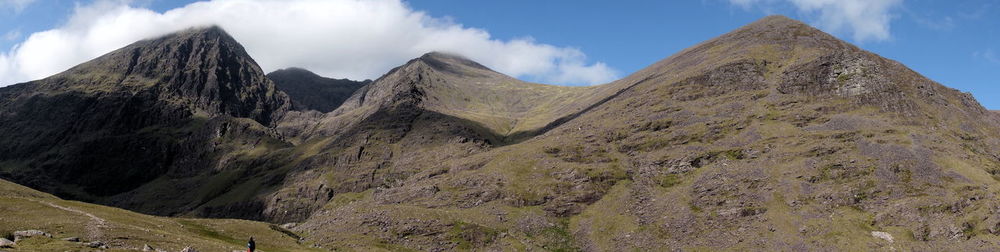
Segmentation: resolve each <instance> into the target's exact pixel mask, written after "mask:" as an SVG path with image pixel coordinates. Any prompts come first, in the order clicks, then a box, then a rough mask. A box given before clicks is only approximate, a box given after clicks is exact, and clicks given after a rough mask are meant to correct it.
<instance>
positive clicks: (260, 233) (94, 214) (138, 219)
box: [0, 180, 319, 251]
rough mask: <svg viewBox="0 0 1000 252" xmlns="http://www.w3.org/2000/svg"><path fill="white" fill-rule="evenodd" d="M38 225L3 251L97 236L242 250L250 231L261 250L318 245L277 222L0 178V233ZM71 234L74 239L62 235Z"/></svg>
mask: <svg viewBox="0 0 1000 252" xmlns="http://www.w3.org/2000/svg"><path fill="white" fill-rule="evenodd" d="M32 229H34V230H41V231H44V232H47V233H49V234H51V235H52V238H47V237H32V238H28V239H23V240H21V241H19V242H18V243H17V245H16V246H15V247H14V248H4V249H0V250H4V251H88V250H94V249H93V248H90V247H88V246H87V243H89V242H93V241H100V242H102V243H104V244H106V246H107V247H108V249H107V250H108V251H134V250H142V249H143V247H144V245H149V246H151V247H152V248H154V249H162V250H165V251H180V250H181V249H184V248H185V247H192V248H195V249H197V250H198V251H234V250H244V249H245V244H246V240H247V239H248V238H249V237H250V236H253V237H254V239H255V240H256V241H257V246H258V248H260V250H261V251H319V250H318V249H313V248H311V247H310V246H309V245H308V244H302V243H299V239H298V238H297V235H296V234H295V233H292V232H290V231H288V230H285V229H282V228H280V227H278V226H275V225H272V224H268V223H263V222H256V221H247V220H232V219H188V218H170V217H158V216H150V215H144V214H139V213H135V212H130V211H126V210H122V209H118V208H113V207H106V206H100V205H94V204H88V203H83V202H77V201H68V200H62V199H59V198H57V197H55V196H52V195H50V194H46V193H42V192H39V191H36V190H33V189H30V188H27V187H24V186H21V185H18V184H14V183H11V182H8V181H6V180H0V237H5V238H7V239H10V240H14V237H13V232H15V231H19V230H32ZM70 237H77V238H79V239H80V242H72V241H65V240H63V239H65V238H70Z"/></svg>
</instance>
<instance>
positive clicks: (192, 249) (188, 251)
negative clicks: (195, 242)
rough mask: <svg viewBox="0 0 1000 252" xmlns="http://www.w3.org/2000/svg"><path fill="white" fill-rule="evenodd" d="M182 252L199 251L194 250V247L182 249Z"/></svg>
mask: <svg viewBox="0 0 1000 252" xmlns="http://www.w3.org/2000/svg"><path fill="white" fill-rule="evenodd" d="M181 252H198V250H197V249H194V248H192V247H186V248H184V249H182V250H181Z"/></svg>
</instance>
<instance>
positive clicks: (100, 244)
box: [84, 241, 108, 249]
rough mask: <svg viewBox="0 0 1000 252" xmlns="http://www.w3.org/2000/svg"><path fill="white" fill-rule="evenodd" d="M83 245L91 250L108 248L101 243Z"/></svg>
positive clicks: (94, 242) (93, 242)
mask: <svg viewBox="0 0 1000 252" xmlns="http://www.w3.org/2000/svg"><path fill="white" fill-rule="evenodd" d="M84 245H87V247H91V248H99V249H106V248H108V246H107V245H105V244H104V242H102V241H92V242H88V243H86V244H84Z"/></svg>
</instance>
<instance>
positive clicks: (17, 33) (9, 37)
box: [3, 29, 21, 41]
mask: <svg viewBox="0 0 1000 252" xmlns="http://www.w3.org/2000/svg"><path fill="white" fill-rule="evenodd" d="M20 38H21V29H14V30H10V31H8V32H7V33H4V34H3V40H6V41H15V40H18V39H20Z"/></svg>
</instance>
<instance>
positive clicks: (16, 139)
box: [0, 26, 290, 216]
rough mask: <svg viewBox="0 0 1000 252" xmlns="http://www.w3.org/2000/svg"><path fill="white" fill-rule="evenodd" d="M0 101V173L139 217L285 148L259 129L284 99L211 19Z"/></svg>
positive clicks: (208, 193) (200, 194)
mask: <svg viewBox="0 0 1000 252" xmlns="http://www.w3.org/2000/svg"><path fill="white" fill-rule="evenodd" d="M0 97H2V99H0V125H3V127H0V160H2V161H0V178H4V179H9V180H11V181H14V182H17V183H20V184H24V185H28V186H31V187H33V188H38V189H41V190H44V191H46V192H52V193H54V194H56V195H59V196H63V197H68V198H71V199H78V200H86V201H91V202H100V203H104V204H110V205H114V206H121V207H126V208H129V209H135V210H140V211H142V212H146V213H155V214H179V213H183V212H186V211H188V210H190V209H193V208H194V207H197V205H198V204H201V203H203V201H208V200H210V199H212V198H213V197H214V196H215V195H218V194H221V193H222V191H225V190H227V188H229V186H230V185H231V184H233V183H234V182H232V181H233V180H235V181H237V182H239V179H240V176H242V175H241V174H243V173H245V172H246V169H247V168H248V167H256V166H259V165H260V164H259V161H252V162H251V161H247V160H248V158H247V157H251V156H253V155H259V153H264V152H266V150H267V149H268V148H274V147H283V146H287V145H288V144H287V143H285V142H283V141H281V140H280V136H279V135H278V134H277V133H276V132H275V131H274V130H273V129H270V128H269V127H271V125H274V124H276V123H277V121H278V120H279V119H280V118H281V117H282V116H283V114H284V113H286V112H287V111H288V108H289V106H290V104H289V102H288V97H287V96H286V95H285V94H284V93H283V92H280V91H279V90H277V89H276V88H275V85H274V83H273V82H271V81H270V80H268V79H267V78H266V77H265V75H264V74H263V72H262V71H261V69H260V67H259V66H257V64H256V63H255V62H254V61H253V59H251V58H250V56H249V55H248V54H247V53H246V52H245V51H244V49H243V47H242V46H241V45H240V44H239V43H237V42H236V41H235V40H234V39H233V38H232V37H231V36H229V35H228V34H226V32H225V31H223V30H222V29H220V28H218V27H214V26H213V27H205V28H198V29H189V30H185V31H181V32H178V33H175V34H171V35H167V36H163V37H160V38H155V39H150V40H143V41H139V42H136V43H134V44H131V45H129V46H126V47H124V48H122V49H119V50H116V51H113V52H111V53H108V54H106V55H104V56H101V57H98V58H96V59H94V60H91V61H89V62H87V63H84V64H81V65H79V66H76V67H73V68H71V69H69V70H67V71H65V72H62V73H59V74H56V75H54V76H52V77H48V78H45V79H42V80H37V81H32V82H27V83H22V84H16V85H13V86H9V87H4V88H0ZM244 161H246V162H251V163H245V162H244ZM252 163H258V164H252ZM237 166H241V167H237ZM255 175H259V174H255ZM279 175H280V173H279ZM218 183H221V185H220V184H218ZM213 187H214V188H213ZM234 215H235V214H234ZM235 216H239V215H235Z"/></svg>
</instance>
